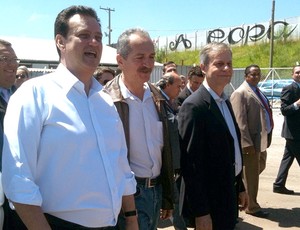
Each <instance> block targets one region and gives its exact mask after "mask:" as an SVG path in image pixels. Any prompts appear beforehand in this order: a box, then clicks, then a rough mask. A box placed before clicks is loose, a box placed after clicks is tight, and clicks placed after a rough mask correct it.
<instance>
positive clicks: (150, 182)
mask: <svg viewBox="0 0 300 230" xmlns="http://www.w3.org/2000/svg"><path fill="white" fill-rule="evenodd" d="M135 180H136V183H137V184H139V185H143V186H145V188H152V187H154V186H156V185H158V184H159V183H160V177H159V176H158V177H156V178H141V177H135Z"/></svg>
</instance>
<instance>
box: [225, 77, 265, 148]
mask: <svg viewBox="0 0 300 230" xmlns="http://www.w3.org/2000/svg"><path fill="white" fill-rule="evenodd" d="M266 99H267V98H266ZM230 101H231V104H232V108H233V111H234V114H235V118H236V121H237V123H238V125H239V128H240V131H241V137H242V148H245V147H249V146H254V147H255V150H256V151H257V152H263V151H265V150H266V149H267V147H268V131H267V117H266V112H265V110H266V109H265V107H264V105H263V103H262V102H261V100H260V99H259V97H258V96H257V95H256V93H255V92H254V91H253V90H252V89H251V87H250V86H249V84H248V83H247V82H246V81H244V82H243V83H242V85H241V86H240V87H239V88H237V89H236V90H235V91H234V92H233V93H232V95H231V97H230ZM267 101H268V99H267ZM268 102H269V101H268ZM268 104H269V103H268Z"/></svg>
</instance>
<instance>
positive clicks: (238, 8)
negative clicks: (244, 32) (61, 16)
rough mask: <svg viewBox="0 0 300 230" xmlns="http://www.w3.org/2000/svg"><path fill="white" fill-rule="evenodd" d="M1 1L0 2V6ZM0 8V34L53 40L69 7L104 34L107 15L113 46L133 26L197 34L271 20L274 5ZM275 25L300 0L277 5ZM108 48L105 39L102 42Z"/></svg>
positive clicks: (62, 0)
mask: <svg viewBox="0 0 300 230" xmlns="http://www.w3.org/2000/svg"><path fill="white" fill-rule="evenodd" d="M2 1H3V2H4V0H0V2H2ZM3 2H2V3H1V7H0V22H1V27H0V28H1V30H0V35H4V36H23V37H31V38H46V39H52V38H53V30H54V29H53V24H54V21H55V18H56V15H57V14H58V13H59V12H60V11H61V10H62V9H64V8H66V7H68V6H70V5H87V6H90V7H93V8H94V9H95V10H96V11H97V13H98V16H99V17H100V20H101V23H102V31H103V34H104V32H108V12H106V11H105V10H101V9H100V7H102V8H111V9H114V10H115V11H114V12H111V28H112V33H111V42H112V43H115V42H116V41H117V38H118V36H119V35H120V34H121V33H122V32H123V31H124V30H125V29H128V28H131V27H141V28H144V29H145V30H147V31H148V32H149V33H150V35H151V37H152V38H153V39H154V38H157V37H159V36H167V35H175V34H178V33H192V32H194V31H196V30H206V29H215V28H219V27H232V26H239V25H242V24H251V23H260V22H266V21H269V20H270V19H271V13H272V11H271V9H272V0H251V1H246V0H227V1H224V0H102V1H101V0H99V1H96V0H72V1H71V0H49V1H45V0H26V1H24V0H9V1H5V3H3ZM275 2H276V4H275V20H281V19H285V18H291V17H295V16H300V4H299V3H300V2H299V0H276V1H275ZM103 43H104V44H108V37H104V40H103Z"/></svg>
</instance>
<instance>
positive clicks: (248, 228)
mask: <svg viewBox="0 0 300 230" xmlns="http://www.w3.org/2000/svg"><path fill="white" fill-rule="evenodd" d="M264 210H265V211H267V212H269V213H270V215H269V216H268V217H267V218H266V220H269V221H272V222H275V223H278V227H280V228H300V208H293V209H284V208H278V209H276V208H266V209H264ZM239 229H240V230H261V229H263V228H261V227H259V226H255V225H253V224H250V223H247V222H246V221H245V222H244V221H243V219H241V218H240V219H239V223H238V224H237V226H236V230H239Z"/></svg>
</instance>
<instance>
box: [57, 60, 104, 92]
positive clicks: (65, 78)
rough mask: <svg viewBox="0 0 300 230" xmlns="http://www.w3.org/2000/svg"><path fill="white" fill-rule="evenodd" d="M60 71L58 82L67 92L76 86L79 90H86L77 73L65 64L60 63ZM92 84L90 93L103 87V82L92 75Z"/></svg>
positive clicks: (58, 69) (58, 71) (58, 70)
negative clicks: (73, 72) (72, 71)
mask: <svg viewBox="0 0 300 230" xmlns="http://www.w3.org/2000/svg"><path fill="white" fill-rule="evenodd" d="M55 72H56V73H59V75H61V76H59V77H57V78H56V82H57V84H59V85H60V86H61V87H62V88H63V89H64V90H65V91H66V92H68V91H70V90H71V88H73V87H74V88H75V89H76V90H78V91H79V92H85V90H84V84H83V82H81V81H80V80H79V79H78V78H77V77H76V76H75V75H73V74H72V73H71V72H70V71H69V70H68V69H67V68H66V67H65V66H64V65H63V64H61V63H60V64H59V65H58V67H57V69H56V71H55ZM91 80H92V84H91V88H90V91H89V95H92V94H94V93H96V92H99V91H100V90H101V89H102V86H101V84H100V83H99V82H98V81H97V80H96V79H94V78H93V77H91Z"/></svg>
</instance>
